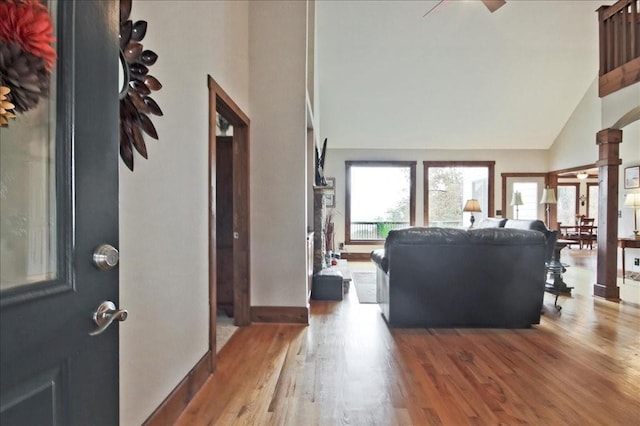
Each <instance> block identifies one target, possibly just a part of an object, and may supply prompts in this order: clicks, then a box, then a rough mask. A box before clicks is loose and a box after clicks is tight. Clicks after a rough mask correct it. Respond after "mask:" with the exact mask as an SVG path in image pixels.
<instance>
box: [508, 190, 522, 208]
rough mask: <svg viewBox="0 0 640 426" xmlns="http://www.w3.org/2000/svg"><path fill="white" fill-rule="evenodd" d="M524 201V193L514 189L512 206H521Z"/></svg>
mask: <svg viewBox="0 0 640 426" xmlns="http://www.w3.org/2000/svg"><path fill="white" fill-rule="evenodd" d="M523 204H524V203H523V202H522V194H520V191H514V192H513V195H512V196H511V205H512V206H521V205H523Z"/></svg>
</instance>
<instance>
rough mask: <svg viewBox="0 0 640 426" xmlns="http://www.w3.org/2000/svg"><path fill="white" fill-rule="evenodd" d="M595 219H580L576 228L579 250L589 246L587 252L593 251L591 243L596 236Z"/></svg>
mask: <svg viewBox="0 0 640 426" xmlns="http://www.w3.org/2000/svg"><path fill="white" fill-rule="evenodd" d="M595 221H596V220H595V219H594V218H592V217H582V218H580V224H579V226H578V238H579V246H580V248H583V247H586V246H587V244H588V245H589V250H591V249H593V242H594V241H596V240H597V238H598V235H597V233H596V229H597V228H596V226H595V224H594V223H595Z"/></svg>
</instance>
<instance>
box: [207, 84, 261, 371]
mask: <svg viewBox="0 0 640 426" xmlns="http://www.w3.org/2000/svg"><path fill="white" fill-rule="evenodd" d="M207 87H208V88H209V213H208V216H209V300H210V306H209V321H210V327H211V329H210V333H209V350H210V351H211V352H212V353H214V354H215V348H216V313H217V312H216V311H217V303H216V292H217V291H216V288H217V283H216V276H217V269H216V268H217V266H216V262H217V256H216V229H215V227H216V225H215V224H216V220H215V215H216V211H217V210H216V208H217V206H216V169H215V167H216V113H219V114H220V115H222V116H224V117H225V118H226V119H227V121H229V123H230V124H231V125H232V126H233V194H234V195H233V223H234V233H237V235H238V238H234V240H233V304H234V306H233V314H234V323H235V324H236V325H238V326H245V325H249V324H250V323H251V308H250V282H251V277H250V228H249V223H250V219H249V218H250V204H249V170H250V164H249V127H250V120H249V117H248V116H247V115H246V114H245V113H244V112H243V111H242V109H241V108H240V107H239V106H238V105H237V104H236V103H235V102H234V101H233V99H231V97H230V96H229V95H228V94H227V93H226V92H225V91H224V90H223V89H222V87H220V85H219V84H218V83H217V82H216V81H215V80H214V79H213V78H212V77H211V76H207ZM215 361H216V357H215V356H213V357H211V363H212V371H215Z"/></svg>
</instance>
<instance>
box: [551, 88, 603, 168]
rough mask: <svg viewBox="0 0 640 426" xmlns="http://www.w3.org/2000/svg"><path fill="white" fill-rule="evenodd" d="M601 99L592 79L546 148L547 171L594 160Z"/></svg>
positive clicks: (595, 158) (599, 122)
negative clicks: (547, 148) (571, 112)
mask: <svg viewBox="0 0 640 426" xmlns="http://www.w3.org/2000/svg"><path fill="white" fill-rule="evenodd" d="M601 113H602V101H601V100H600V98H599V97H598V79H597V78H595V79H594V80H593V82H592V83H591V85H590V86H589V88H588V89H587V91H586V92H585V94H584V96H583V97H582V99H581V100H580V102H579V103H578V105H577V106H576V109H575V110H574V111H573V114H571V116H570V117H569V120H567V123H566V124H565V125H564V127H563V129H562V131H561V132H560V134H559V135H558V137H557V138H556V140H555V142H554V143H553V145H552V146H551V148H550V149H549V170H562V169H568V168H571V167H577V166H583V165H586V164H592V163H595V162H596V160H597V159H598V147H597V146H596V133H598V132H599V131H600V130H602V129H603V127H602V119H601Z"/></svg>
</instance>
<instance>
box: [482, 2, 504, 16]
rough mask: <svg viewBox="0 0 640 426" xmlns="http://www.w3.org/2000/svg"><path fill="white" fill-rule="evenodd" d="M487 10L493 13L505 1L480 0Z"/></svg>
mask: <svg viewBox="0 0 640 426" xmlns="http://www.w3.org/2000/svg"><path fill="white" fill-rule="evenodd" d="M482 3H484V5H485V6H487V9H489V12H491V13H493V12H495V11H496V10H498V9H500V8H501V7H502V6H504V4H505V3H506V0H482Z"/></svg>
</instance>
